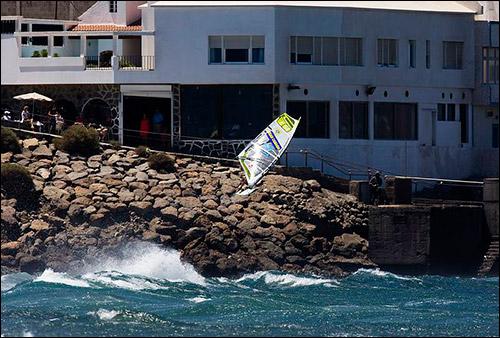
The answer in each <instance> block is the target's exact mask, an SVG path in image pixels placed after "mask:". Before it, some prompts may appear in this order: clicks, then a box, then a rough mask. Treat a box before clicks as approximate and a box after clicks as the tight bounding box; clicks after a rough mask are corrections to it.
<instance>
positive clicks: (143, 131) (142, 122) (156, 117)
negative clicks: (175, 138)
mask: <svg viewBox="0 0 500 338" xmlns="http://www.w3.org/2000/svg"><path fill="white" fill-rule="evenodd" d="M171 113H172V112H171V99H167V98H158V97H144V96H132V95H124V96H123V144H124V145H126V146H131V147H137V146H141V145H142V146H147V147H149V148H151V149H155V150H170V149H171V144H170V143H171V142H170V140H171V137H170V136H171V130H172V124H171Z"/></svg>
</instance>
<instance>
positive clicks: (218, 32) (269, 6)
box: [2, 1, 498, 178]
mask: <svg viewBox="0 0 500 338" xmlns="http://www.w3.org/2000/svg"><path fill="white" fill-rule="evenodd" d="M492 3H493V2H482V3H481V2H472V1H466V2H443V3H440V2H435V3H431V2H404V1H403V2H391V3H390V4H389V3H388V2H378V3H377V2H363V1H361V2H349V1H347V2H344V1H319V2H296V1H259V2H253V1H238V2H227V1H225V2H217V1H215V2H213V1H211V2H209V4H207V2H203V1H198V2H183V1H148V2H140V1H136V2H132V1H128V2H125V1H99V2H97V3H96V4H95V5H94V6H92V7H91V8H90V9H89V10H88V11H86V12H85V13H84V14H83V15H82V16H80V18H79V20H78V21H58V22H56V21H54V20H52V21H51V22H50V24H57V25H58V28H57V31H54V30H55V29H54V30H52V29H53V28H54V27H48V26H47V25H48V24H49V23H48V22H40V20H34V19H33V20H32V19H28V18H25V17H19V16H17V17H5V16H3V17H2V51H4V50H8V51H9V52H8V53H2V104H3V105H7V106H11V105H15V102H13V101H12V100H11V98H12V96H14V95H15V94H21V93H23V92H28V91H38V92H41V93H42V94H44V95H48V96H51V95H53V96H52V97H53V98H55V99H56V100H59V101H61V102H62V101H69V102H65V104H66V105H67V108H66V111H69V110H72V111H73V112H72V113H71V114H69V113H68V120H70V119H71V117H72V116H77V115H78V116H80V115H83V116H84V117H85V116H87V115H88V118H89V119H90V118H92V119H99V121H102V123H107V124H109V125H110V127H111V128H112V130H113V132H114V134H115V135H116V137H117V138H119V140H120V141H122V142H123V143H125V144H130V145H135V144H140V143H141V142H142V143H143V142H153V144H154V145H163V146H168V147H172V148H175V149H178V150H179V151H185V152H196V153H202V154H205V155H216V156H228V157H234V156H236V154H237V153H238V152H239V151H240V150H241V149H242V148H243V147H244V145H245V144H246V143H247V142H248V140H250V139H252V138H253V137H255V136H256V135H257V134H258V133H259V132H260V131H261V130H262V129H263V128H264V127H265V126H266V125H267V124H268V123H270V121H272V119H273V118H274V117H276V116H277V115H279V114H280V113H281V112H284V111H286V112H288V113H289V114H291V115H292V116H294V117H301V118H302V123H301V126H300V128H299V130H298V131H297V134H296V137H295V138H294V140H293V141H292V143H291V145H290V154H289V156H288V158H287V161H288V162H289V164H294V165H299V166H301V165H304V164H305V163H304V161H305V159H304V156H303V154H299V152H300V151H303V150H308V151H309V152H310V153H317V154H320V155H319V156H321V157H324V158H328V159H329V161H328V162H329V163H330V164H331V165H329V166H328V167H326V168H323V169H324V170H325V171H326V172H329V173H331V174H334V175H337V176H347V175H349V176H351V177H353V176H354V177H356V176H360V177H362V176H364V177H366V175H367V173H368V171H369V170H374V169H377V170H381V171H383V172H385V173H390V174H399V175H409V176H424V177H442V178H468V177H484V176H498V6H496V8H495V5H494V4H492ZM495 15H496V16H495ZM4 22H5V32H4ZM8 22H9V25H10V26H9V27H10V28H9V30H8V29H7V26H8V25H7V23H8ZM12 22H13V23H12ZM12 25H13V26H12ZM43 25H46V26H43ZM40 26H42V27H40ZM12 27H13V28H12ZM38 49H42V50H43V49H46V50H47V52H46V54H47V57H40V58H38V57H32V56H33V53H34V52H35V51H36V50H38ZM56 53H57V57H54V56H55V54H56ZM96 112H97V113H96ZM103 116H106V117H103ZM158 116H161V118H159V119H158V118H157V117H158ZM144 119H149V120H150V121H152V122H154V123H153V124H154V126H153V128H152V129H151V134H150V135H151V139H154V140H151V139H149V140H144V139H143V138H141V136H140V135H141V133H140V131H139V130H140V129H141V125H142V124H141V121H143V120H144ZM158 121H160V122H158ZM495 128H496V129H495ZM143 134H144V133H143ZM495 140H496V142H495ZM307 165H309V166H314V167H318V166H320V165H321V164H320V163H319V162H318V161H316V162H315V161H314V160H313V158H310V159H309V161H308V163H307Z"/></svg>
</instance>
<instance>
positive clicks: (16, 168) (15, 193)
mask: <svg viewBox="0 0 500 338" xmlns="http://www.w3.org/2000/svg"><path fill="white" fill-rule="evenodd" d="M1 167H2V168H1V171H2V173H1V175H2V191H3V192H4V193H5V195H6V196H7V197H8V198H15V199H17V201H18V202H20V203H26V202H28V201H31V200H33V197H34V196H35V195H36V194H35V184H34V183H33V179H32V178H31V175H30V173H29V172H28V170H27V169H26V168H24V167H22V166H20V165H19V164H13V163H4V164H2V166H1Z"/></svg>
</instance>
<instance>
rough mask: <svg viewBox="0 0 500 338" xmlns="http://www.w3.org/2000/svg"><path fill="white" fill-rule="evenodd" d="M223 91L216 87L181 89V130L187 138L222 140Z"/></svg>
mask: <svg viewBox="0 0 500 338" xmlns="http://www.w3.org/2000/svg"><path fill="white" fill-rule="evenodd" d="M221 94H222V93H221V89H220V88H218V87H215V86H182V87H181V100H182V105H181V111H182V112H181V120H182V121H181V128H182V132H181V134H182V136H183V137H186V138H188V139H189V138H190V137H199V138H220V137H221V135H220V132H219V123H220V121H219V114H220V112H221V103H222V101H221V100H222V95H221Z"/></svg>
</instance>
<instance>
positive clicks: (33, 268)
mask: <svg viewBox="0 0 500 338" xmlns="http://www.w3.org/2000/svg"><path fill="white" fill-rule="evenodd" d="M44 269H45V263H44V261H43V260H42V259H41V258H39V257H32V256H27V255H26V256H22V257H21V258H20V259H19V270H21V271H22V272H27V273H30V274H32V273H36V272H41V271H43V270H44Z"/></svg>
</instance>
